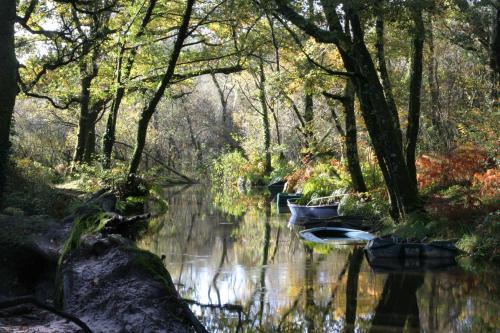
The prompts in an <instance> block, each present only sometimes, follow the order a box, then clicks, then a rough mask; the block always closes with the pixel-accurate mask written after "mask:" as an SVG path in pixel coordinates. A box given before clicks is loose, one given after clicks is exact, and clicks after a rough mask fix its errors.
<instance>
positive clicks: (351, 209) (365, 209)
mask: <svg viewBox="0 0 500 333" xmlns="http://www.w3.org/2000/svg"><path fill="white" fill-rule="evenodd" d="M389 208H390V207H389V204H388V202H387V198H385V197H384V196H382V195H381V194H380V193H377V192H373V193H351V194H347V195H345V196H343V197H342V199H341V200H340V204H339V215H354V216H362V217H364V218H368V219H381V218H382V217H384V216H388V215H389Z"/></svg>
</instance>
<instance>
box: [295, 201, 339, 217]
mask: <svg viewBox="0 0 500 333" xmlns="http://www.w3.org/2000/svg"><path fill="white" fill-rule="evenodd" d="M331 198H333V197H321V198H315V199H312V200H311V201H309V202H308V203H307V204H306V205H299V204H297V203H295V201H296V200H297V199H289V200H288V201H287V202H288V207H289V208H290V212H291V213H292V215H293V216H295V218H298V219H306V218H322V219H327V218H332V217H335V216H338V215H339V213H338V208H339V202H338V201H334V202H331V203H322V201H326V200H328V199H331Z"/></svg>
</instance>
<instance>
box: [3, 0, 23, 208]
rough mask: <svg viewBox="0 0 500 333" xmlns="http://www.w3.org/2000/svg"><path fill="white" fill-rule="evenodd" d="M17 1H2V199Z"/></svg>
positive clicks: (12, 90)
mask: <svg viewBox="0 0 500 333" xmlns="http://www.w3.org/2000/svg"><path fill="white" fill-rule="evenodd" d="M15 21H16V1H14V0H6V1H3V2H2V10H1V11H0V45H2V47H0V91H1V92H2V93H1V94H0V199H1V195H2V193H3V189H4V185H5V178H6V173H7V166H8V161H9V150H10V133H11V124H12V114H13V112H14V104H15V102H16V95H17V93H18V91H19V90H18V86H17V77H18V74H17V69H18V62H17V60H16V53H15V46H14V23H15Z"/></svg>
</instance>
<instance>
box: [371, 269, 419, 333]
mask: <svg viewBox="0 0 500 333" xmlns="http://www.w3.org/2000/svg"><path fill="white" fill-rule="evenodd" d="M423 282H424V275H423V274H397V273H393V274H389V276H388V277H387V280H386V282H385V285H384V290H383V291H382V297H381V299H380V301H379V303H378V305H377V307H376V308H375V316H374V317H373V320H372V327H371V330H370V332H373V333H379V332H380V333H382V332H403V330H404V329H405V328H407V330H406V332H420V316H419V311H418V303H417V290H418V289H419V288H420V286H421V285H422V283H423Z"/></svg>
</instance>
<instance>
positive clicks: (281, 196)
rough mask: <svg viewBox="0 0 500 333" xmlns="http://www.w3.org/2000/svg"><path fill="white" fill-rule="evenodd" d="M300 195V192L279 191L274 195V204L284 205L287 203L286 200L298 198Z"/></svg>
mask: <svg viewBox="0 0 500 333" xmlns="http://www.w3.org/2000/svg"><path fill="white" fill-rule="evenodd" d="M301 196H302V194H300V193H286V192H281V193H278V196H277V197H276V204H277V205H278V208H279V207H283V206H286V205H287V203H288V200H290V199H298V198H300V197H301Z"/></svg>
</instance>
